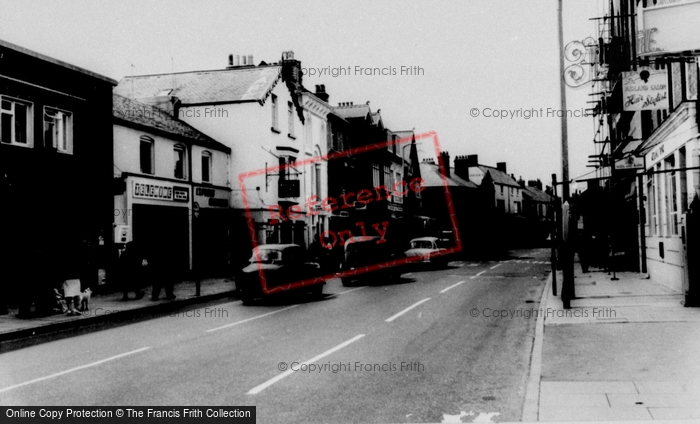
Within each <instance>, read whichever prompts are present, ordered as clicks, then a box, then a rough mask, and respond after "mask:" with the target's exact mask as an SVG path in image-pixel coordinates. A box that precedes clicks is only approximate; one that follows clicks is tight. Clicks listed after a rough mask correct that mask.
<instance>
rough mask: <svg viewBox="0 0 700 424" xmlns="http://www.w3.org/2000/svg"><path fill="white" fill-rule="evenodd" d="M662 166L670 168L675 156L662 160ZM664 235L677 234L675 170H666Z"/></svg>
mask: <svg viewBox="0 0 700 424" xmlns="http://www.w3.org/2000/svg"><path fill="white" fill-rule="evenodd" d="M664 165H665V166H664V168H665V169H666V170H672V169H674V168H675V166H676V161H675V157H674V156H673V155H671V156H670V157H669V158H668V159H666V160H665V161H664ZM665 177H666V190H665V194H666V196H665V198H666V199H665V200H666V206H665V207H666V213H665V215H666V235H670V236H675V235H678V188H677V182H678V181H677V180H678V178H677V175H676V172H675V171H671V172H666V173H665Z"/></svg>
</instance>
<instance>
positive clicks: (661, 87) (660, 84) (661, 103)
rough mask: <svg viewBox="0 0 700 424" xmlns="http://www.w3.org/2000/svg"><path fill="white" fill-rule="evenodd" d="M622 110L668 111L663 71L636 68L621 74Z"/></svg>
mask: <svg viewBox="0 0 700 424" xmlns="http://www.w3.org/2000/svg"><path fill="white" fill-rule="evenodd" d="M622 108H623V110H625V111H627V112H629V111H639V110H656V109H668V76H667V74H666V70H664V69H652V68H647V67H642V68H638V69H637V71H633V72H623V73H622Z"/></svg>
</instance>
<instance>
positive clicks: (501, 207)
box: [496, 186, 506, 213]
mask: <svg viewBox="0 0 700 424" xmlns="http://www.w3.org/2000/svg"><path fill="white" fill-rule="evenodd" d="M501 187H502V186H501ZM496 210H497V211H498V212H500V213H506V201H505V200H503V199H497V200H496Z"/></svg>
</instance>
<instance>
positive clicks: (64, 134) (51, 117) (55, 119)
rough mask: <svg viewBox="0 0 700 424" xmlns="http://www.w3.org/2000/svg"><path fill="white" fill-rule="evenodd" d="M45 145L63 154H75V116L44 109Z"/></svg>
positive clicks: (62, 111) (61, 111) (48, 108)
mask: <svg viewBox="0 0 700 424" xmlns="http://www.w3.org/2000/svg"><path fill="white" fill-rule="evenodd" d="M44 145H45V146H50V147H53V148H54V149H56V150H57V151H59V152H61V153H73V114H72V113H70V112H67V111H64V110H59V109H54V108H52V107H45V108H44Z"/></svg>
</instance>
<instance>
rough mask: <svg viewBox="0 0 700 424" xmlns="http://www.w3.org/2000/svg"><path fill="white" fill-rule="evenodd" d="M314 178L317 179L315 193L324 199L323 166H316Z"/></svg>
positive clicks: (318, 164)
mask: <svg viewBox="0 0 700 424" xmlns="http://www.w3.org/2000/svg"><path fill="white" fill-rule="evenodd" d="M314 178H315V183H316V184H315V190H316V192H315V193H314V194H315V195H317V196H321V197H322V193H321V164H320V163H317V164H314Z"/></svg>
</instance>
